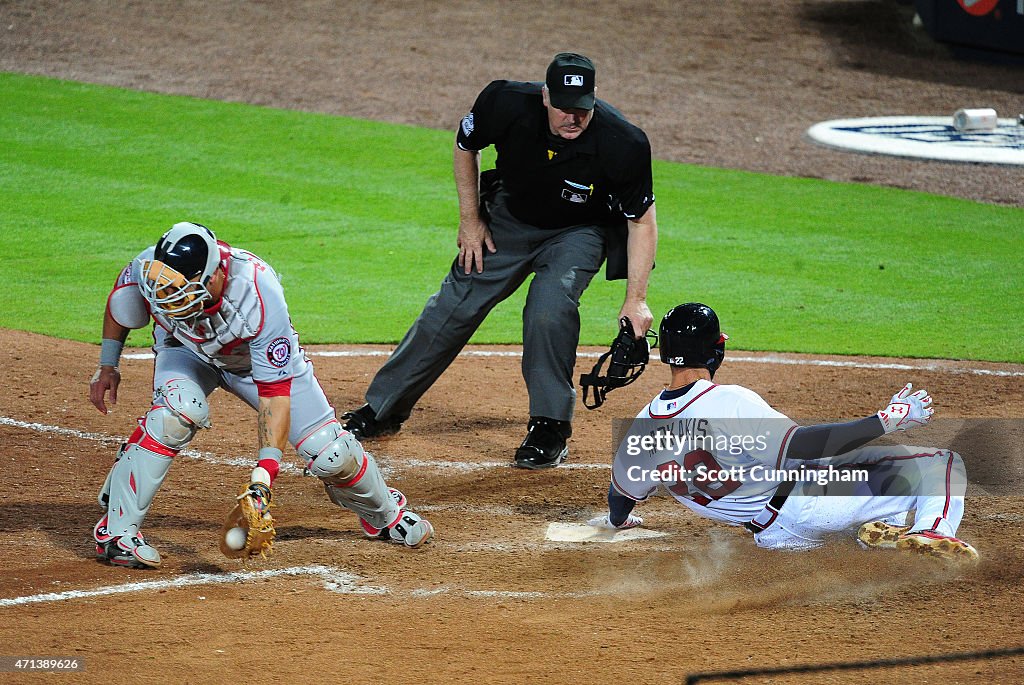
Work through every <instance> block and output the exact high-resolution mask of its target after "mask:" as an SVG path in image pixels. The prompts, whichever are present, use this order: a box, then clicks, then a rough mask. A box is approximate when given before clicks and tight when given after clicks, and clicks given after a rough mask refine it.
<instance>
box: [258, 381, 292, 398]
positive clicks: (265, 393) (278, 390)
mask: <svg viewBox="0 0 1024 685" xmlns="http://www.w3.org/2000/svg"><path fill="white" fill-rule="evenodd" d="M256 391H257V392H258V393H259V396H260V397H289V396H291V394H292V379H291V378H286V379H284V380H283V381H274V382H273V383H264V382H261V381H256Z"/></svg>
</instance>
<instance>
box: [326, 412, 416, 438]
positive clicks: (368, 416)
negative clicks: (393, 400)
mask: <svg viewBox="0 0 1024 685" xmlns="http://www.w3.org/2000/svg"><path fill="white" fill-rule="evenodd" d="M341 420H342V421H344V422H345V425H344V426H343V428H344V429H345V430H347V431H348V432H349V433H351V434H352V435H354V436H356V438H357V439H359V440H365V439H366V438H379V437H381V436H383V435H394V434H395V433H397V432H398V431H399V430H400V429H401V428H402V422H401V421H396V420H394V419H378V418H377V412H375V411H374V410H373V408H372V407H371V406H370V405H368V404H364V405H363V406H361V407H359V409H354V410H352V411H347V412H345V413H344V414H342V415H341Z"/></svg>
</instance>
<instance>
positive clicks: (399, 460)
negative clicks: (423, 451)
mask: <svg viewBox="0 0 1024 685" xmlns="http://www.w3.org/2000/svg"><path fill="white" fill-rule="evenodd" d="M0 425H2V426H11V427H12V428H24V429H27V430H34V431H37V432H39V433H49V434H51V435H61V436H64V437H69V438H78V439H81V440H92V441H94V442H102V443H120V442H124V441H125V440H127V438H126V437H122V436H117V435H105V434H103V433H90V432H87V431H80V430H76V429H74V428H63V427H61V426H51V425H48V424H45V423H34V422H30V421H19V420H18V419H13V418H11V417H9V416H0ZM179 456H181V457H187V458H189V459H196V460H198V461H203V462H206V463H209V464H215V465H217V466H236V467H240V468H252V466H253V463H254V457H251V456H249V457H221V456H218V455H216V454H213V453H212V452H200V451H198V450H193V449H185V450H182V451H181V452H180V453H179ZM379 456H381V457H382V458H383V459H385V460H386V461H387V463H386V464H384V465H383V467H384V468H385V469H387V468H394V467H403V468H419V469H434V470H439V471H464V472H471V471H485V470H488V469H507V468H512V462H511V461H509V462H502V461H455V460H444V459H440V460H426V459H416V458H404V457H393V456H388V455H379ZM558 468H560V469H569V470H588V469H599V470H608V469H609V468H611V467H610V465H609V464H587V463H571V464H562V465H560V466H559V467H558ZM281 470H282V471H286V472H289V473H296V474H301V473H302V472H303V469H302V468H301V467H299V466H296V465H295V464H292V463H290V462H287V461H282V462H281Z"/></svg>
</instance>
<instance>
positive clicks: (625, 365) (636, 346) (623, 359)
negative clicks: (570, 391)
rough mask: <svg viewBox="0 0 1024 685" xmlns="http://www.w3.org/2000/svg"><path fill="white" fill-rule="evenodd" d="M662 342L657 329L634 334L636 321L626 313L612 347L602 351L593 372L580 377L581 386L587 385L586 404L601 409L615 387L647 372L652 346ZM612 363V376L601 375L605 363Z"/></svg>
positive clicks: (584, 394) (584, 396) (584, 395)
mask: <svg viewBox="0 0 1024 685" xmlns="http://www.w3.org/2000/svg"><path fill="white" fill-rule="evenodd" d="M652 341H653V344H655V345H656V344H657V343H658V338H657V336H655V334H654V332H653V331H648V332H647V335H646V336H644V337H643V338H634V337H633V324H632V323H630V321H629V319H628V318H626V317H625V316H624V317H622V319H621V320H620V321H619V335H618V336H617V337H616V338H615V340H613V341H612V346H611V349H610V350H608V351H607V352H605V353H604V354H602V355H601V356H600V357H599V358H598V360H597V363H596V364H594V368H593V369H591V371H590V373H585V374H583V375H582V376H580V387H582V388H583V406H584V407H586V408H587V409H597V408H598V407H600V406H601V405H602V404H604V400H605V397H607V395H608V393H609V392H611V391H612V390H614V389H615V388H621V387H623V386H626V385H629V384H630V383H632V382H633V381H635V380H636V379H637V378H640V374H642V373H643V372H644V369H645V368H646V367H647V362H649V361H650V358H651V345H652ZM608 357H611V361H610V362H608V375H607V376H602V375H601V366H602V365H603V364H604V362H605V360H606V359H608ZM591 389H593V391H594V401H593V403H591V402H590V398H589V394H590V390H591Z"/></svg>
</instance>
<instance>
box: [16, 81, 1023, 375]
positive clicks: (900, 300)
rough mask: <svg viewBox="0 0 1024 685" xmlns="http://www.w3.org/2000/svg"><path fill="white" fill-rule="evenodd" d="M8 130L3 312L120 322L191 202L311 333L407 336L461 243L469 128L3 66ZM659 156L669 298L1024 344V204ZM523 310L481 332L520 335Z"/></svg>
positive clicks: (752, 315)
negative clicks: (460, 133)
mask: <svg viewBox="0 0 1024 685" xmlns="http://www.w3.org/2000/svg"><path fill="white" fill-rule="evenodd" d="M0 145H2V148H3V154H2V156H0V206H2V207H3V211H2V212H0V272H2V277H0V302H3V305H2V306H0V326H3V327H8V328H17V329H23V330H29V331H35V332H39V333H44V334H47V335H53V336H58V337H64V338H70V339H75V340H86V341H97V340H98V339H99V329H100V318H101V315H102V310H103V306H104V301H105V297H106V294H107V292H108V290H109V287H110V284H111V283H112V282H113V279H114V278H115V276H116V275H117V273H118V271H119V270H120V268H121V267H122V266H123V265H124V264H125V263H126V262H127V261H128V260H129V259H130V258H131V257H133V256H134V255H135V254H137V253H138V252H139V251H140V250H141V249H142V248H144V247H145V246H146V245H150V244H152V243H153V242H155V240H156V238H157V237H159V235H160V233H161V232H162V231H164V230H166V228H168V227H170V225H171V224H173V223H174V222H176V221H180V220H185V219H188V220H194V221H200V222H202V223H205V224H206V225H208V226H210V227H211V228H212V229H213V230H214V231H215V232H216V233H217V235H218V237H220V238H222V239H224V240H226V241H228V242H230V243H232V244H236V245H239V246H241V247H245V248H247V249H250V250H252V251H253V252H256V253H257V254H260V255H261V256H263V257H265V258H266V259H267V260H268V261H270V262H271V263H272V264H273V265H274V266H275V267H276V268H277V269H278V270H279V271H281V272H282V274H283V276H284V282H285V288H286V291H287V294H288V297H289V303H290V307H291V313H292V318H293V320H294V322H295V324H296V327H297V328H298V329H299V331H300V333H301V334H302V338H303V340H304V341H305V342H392V341H396V340H398V339H399V338H400V337H401V336H402V334H403V333H404V332H405V330H406V328H407V327H408V325H409V324H410V323H411V322H412V320H413V319H414V317H415V316H416V314H417V313H418V312H419V310H420V308H421V307H422V305H423V303H424V301H425V300H426V298H427V296H429V295H430V294H431V293H432V292H434V290H435V289H436V288H437V286H438V284H439V283H440V281H441V278H442V277H443V275H444V273H445V271H446V269H447V267H448V265H449V264H450V262H451V259H452V257H453V256H454V240H455V226H456V216H457V212H456V200H455V191H454V185H453V182H452V179H451V161H450V160H451V145H452V133H451V132H449V131H434V130H427V129H421V128H415V127H410V126H399V125H393V124H382V123H375V122H368V121H361V120H356V119H348V118H343V117H335V116H327V115H320V114H309V113H302V112H293V111H284V110H276V109H268V108H261V107H253V106H248V105H241V104H232V103H223V102H215V101H207V100H199V99H194V98H185V97H172V96H164V95H154V94H150V93H140V92H135V91H128V90H121V89H115V88H107V87H100V86H93V85H85V84H79V83H72V82H66V81H57V80H52V79H44V78H38V77H29V76H22V75H15V74H0ZM837 154H838V153H837ZM965 170H966V168H965ZM654 173H655V189H656V192H657V194H658V217H659V226H660V231H661V242H660V247H659V253H658V268H657V269H656V270H655V271H654V274H653V276H652V280H651V288H650V297H649V302H650V304H651V308H652V310H653V311H654V313H655V316H656V317H658V316H660V315H661V314H662V313H663V312H664V311H665V310H666V309H667V308H668V307H670V306H672V305H673V304H676V303H678V302H683V301H689V300H700V301H704V302H707V303H708V304H711V305H712V306H714V307H715V308H716V309H717V310H718V311H719V313H720V315H721V317H722V319H723V323H724V327H725V328H726V330H727V331H729V333H730V334H731V335H732V340H733V345H732V347H733V348H735V349H763V350H779V351H799V352H816V353H842V354H877V355H894V356H916V357H942V358H968V359H990V360H1009V361H1018V362H1020V361H1024V343H1021V341H1020V335H1019V332H1018V331H1017V329H1018V328H1019V326H1020V322H1021V321H1022V320H1024V304H1022V302H1024V279H1022V278H1021V277H1020V275H1019V269H1020V263H1021V254H1022V249H1021V248H1022V247H1024V239H1022V237H1021V231H1022V230H1024V210H1021V209H1015V208H1007V207H996V206H990V205H984V204H980V203H974V202H968V201H963V200H957V199H950V198H944V197H938V196H931V195H925V194H921V193H913V192H907V191H900V190H894V189H884V188H876V187H870V186H861V185H852V184H838V183H830V182H825V181H817V180H808V179H792V178H776V177H772V176H766V175H760V174H753V173H745V172H735V171H724V170H718V169H708V168H702V167H695V166H689V165H681V164H670V163H666V162H657V163H656V165H655V169H654ZM599 279H600V280H595V283H594V284H593V285H592V286H591V287H590V289H588V291H587V292H586V294H585V295H584V300H583V321H584V325H583V342H584V343H592V344H602V345H603V344H606V343H608V342H609V341H610V340H611V338H612V337H613V336H614V333H615V323H614V318H615V316H616V313H617V312H618V307H619V305H620V304H621V297H622V292H623V284H622V282H615V283H608V282H605V281H604V280H603V277H599ZM523 291H524V292H525V289H523ZM521 308H522V294H517V295H516V296H514V297H513V298H512V299H510V300H509V301H508V302H506V303H504V304H503V305H501V306H500V307H499V308H498V309H497V310H495V312H494V313H493V314H492V315H491V317H490V318H489V319H488V320H487V322H486V323H485V324H484V326H483V327H482V328H481V330H480V332H479V333H478V334H477V336H476V338H475V341H476V342H518V341H519V340H520V339H521V334H522V333H521V326H522V322H521V316H520V310H521ZM132 342H133V343H135V344H140V345H142V344H146V343H147V342H148V335H147V334H145V333H144V332H137V333H135V334H134V335H133V337H132Z"/></svg>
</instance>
